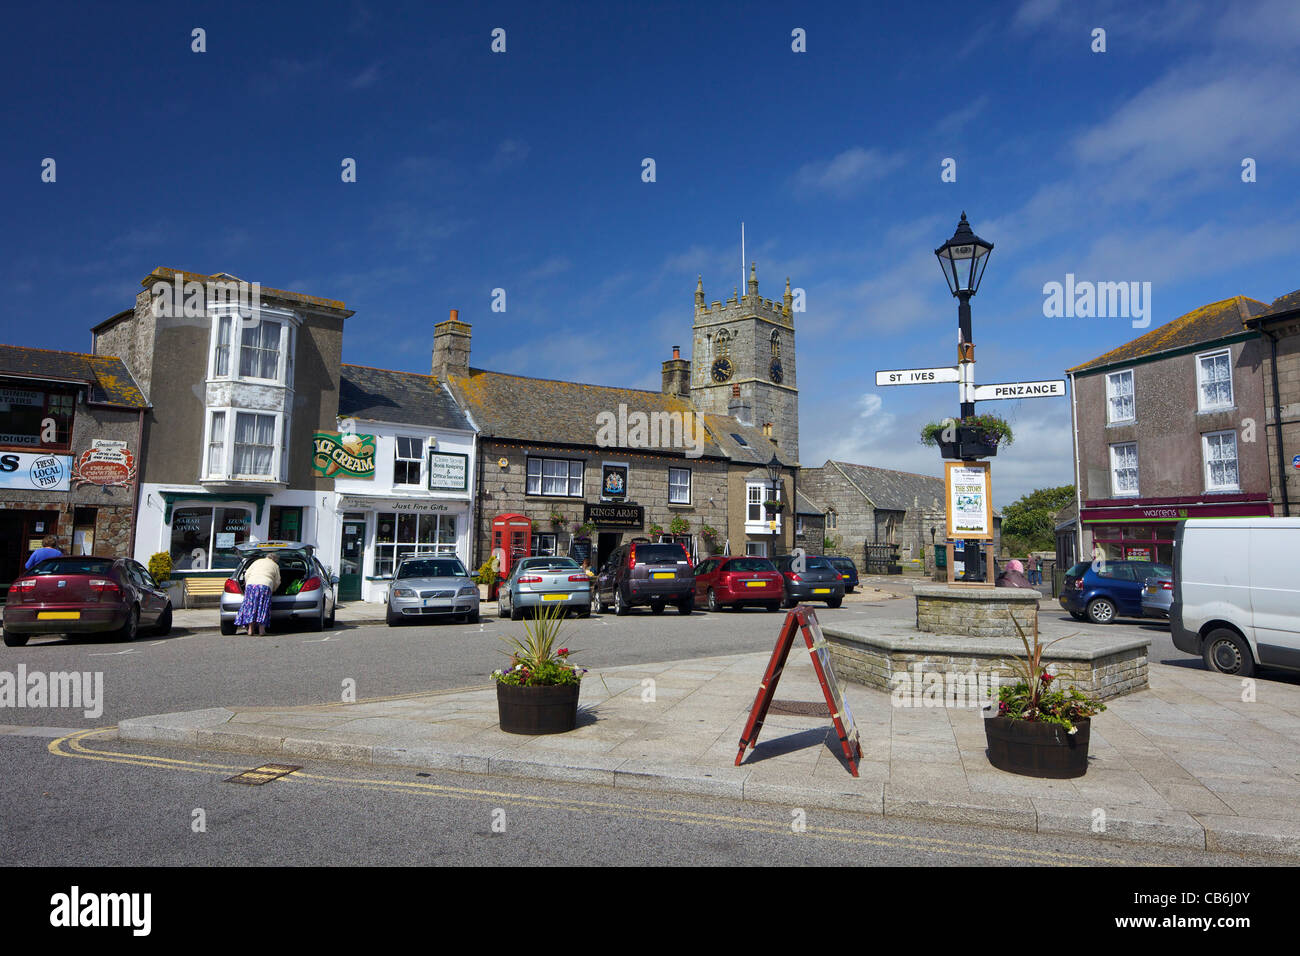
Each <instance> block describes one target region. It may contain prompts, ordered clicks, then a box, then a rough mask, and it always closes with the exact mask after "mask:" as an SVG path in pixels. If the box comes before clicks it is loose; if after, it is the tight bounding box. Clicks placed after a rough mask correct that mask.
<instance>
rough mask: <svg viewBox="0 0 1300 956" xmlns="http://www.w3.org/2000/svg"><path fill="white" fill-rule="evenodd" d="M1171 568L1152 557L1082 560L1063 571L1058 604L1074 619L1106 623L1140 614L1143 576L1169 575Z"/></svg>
mask: <svg viewBox="0 0 1300 956" xmlns="http://www.w3.org/2000/svg"><path fill="white" fill-rule="evenodd" d="M1173 573H1174V571H1173V568H1171V567H1169V565H1167V564H1156V563H1155V562H1152V561H1098V562H1096V563H1095V565H1094V564H1090V563H1088V562H1086V561H1083V562H1080V563H1079V564H1076V565H1075V566H1074V567H1072V568H1070V570H1069V571H1067V572H1066V573H1065V582H1064V584H1062V586H1061V597H1060V601H1061V607H1063V608H1065V609H1066V610H1067V611H1069V612H1070V614H1071V615H1072V616H1073V617H1074V619H1075V620H1076V621H1092V622H1093V623H1094V624H1110V623H1111V622H1112V621H1114V620H1115V619H1116V618H1117V617H1136V618H1141V617H1142V616H1143V611H1142V587H1143V585H1145V584H1146V581H1147V578H1150V577H1156V578H1170V577H1172V576H1173Z"/></svg>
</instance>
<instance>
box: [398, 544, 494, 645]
mask: <svg viewBox="0 0 1300 956" xmlns="http://www.w3.org/2000/svg"><path fill="white" fill-rule="evenodd" d="M385 617H386V619H387V621H388V625H389V627H392V626H393V625H394V624H399V623H401V622H403V621H418V620H425V619H428V618H447V617H457V618H460V619H462V620H464V621H465V622H466V623H469V624H476V623H478V585H477V584H475V583H474V579H473V578H471V577H470V576H469V572H468V571H466V570H465V565H463V564H461V563H460V558H458V557H456V556H455V555H453V554H412V555H407V556H406V557H404V558H402V559H401V561H399V562H398V564H397V573H396V574H395V575H394V576H393V586H392V587H390V588H389V589H388V613H387V614H386V615H385Z"/></svg>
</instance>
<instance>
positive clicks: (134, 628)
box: [116, 604, 140, 641]
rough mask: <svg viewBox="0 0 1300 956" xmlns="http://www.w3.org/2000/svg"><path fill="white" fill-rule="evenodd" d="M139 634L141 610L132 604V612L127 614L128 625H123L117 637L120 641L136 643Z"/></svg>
mask: <svg viewBox="0 0 1300 956" xmlns="http://www.w3.org/2000/svg"><path fill="white" fill-rule="evenodd" d="M139 633H140V609H139V608H138V607H136V606H135V605H134V604H132V605H131V610H129V611H127V612H126V623H125V624H123V625H122V627H121V629H120V630H119V631H118V632H117V635H116V636H117V639H118V640H119V641H134V640H135V638H136V635H138V634H139Z"/></svg>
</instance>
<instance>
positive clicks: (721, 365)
mask: <svg viewBox="0 0 1300 956" xmlns="http://www.w3.org/2000/svg"><path fill="white" fill-rule="evenodd" d="M735 370H736V369H735V367H734V366H733V365H732V364H731V359H729V358H720V359H718V360H717V361H716V362H714V363H713V380H714V381H715V382H725V381H726V380H727V379H729V378H731V373H732V372H734V371H735Z"/></svg>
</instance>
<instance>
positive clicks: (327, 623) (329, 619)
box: [325, 602, 339, 631]
mask: <svg viewBox="0 0 1300 956" xmlns="http://www.w3.org/2000/svg"><path fill="white" fill-rule="evenodd" d="M338 609H339V606H338V602H335V603H334V604H331V605H330V616H329V617H327V618H325V626H326V627H328V628H329V629H330V630H331V631H332V630H334V615H335V614H336V613H337V612H338Z"/></svg>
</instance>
